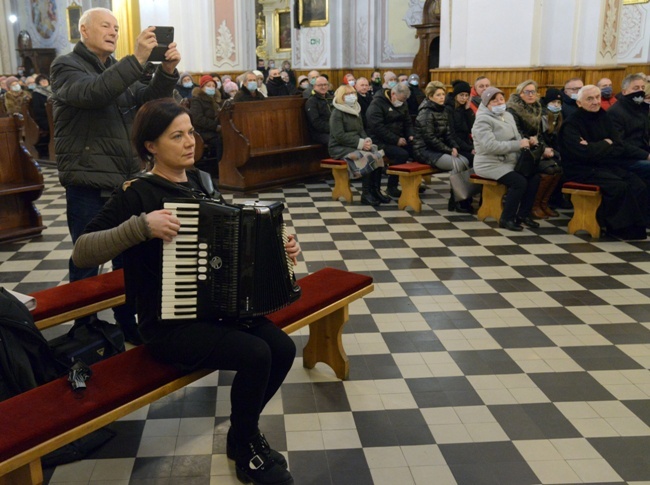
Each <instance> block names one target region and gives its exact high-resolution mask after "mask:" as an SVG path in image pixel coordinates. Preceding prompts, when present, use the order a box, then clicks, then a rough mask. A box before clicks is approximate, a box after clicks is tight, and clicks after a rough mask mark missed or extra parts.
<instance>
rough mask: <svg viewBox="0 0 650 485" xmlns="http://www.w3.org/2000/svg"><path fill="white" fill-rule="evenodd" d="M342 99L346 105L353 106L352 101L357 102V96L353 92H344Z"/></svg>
mask: <svg viewBox="0 0 650 485" xmlns="http://www.w3.org/2000/svg"><path fill="white" fill-rule="evenodd" d="M343 100H344V101H345V104H347V105H348V106H354V103H356V102H357V97H356V95H354V94H346V95H345V96H343Z"/></svg>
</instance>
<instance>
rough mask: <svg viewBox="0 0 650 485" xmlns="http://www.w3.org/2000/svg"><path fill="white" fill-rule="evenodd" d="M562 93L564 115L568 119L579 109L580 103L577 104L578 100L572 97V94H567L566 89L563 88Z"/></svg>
mask: <svg viewBox="0 0 650 485" xmlns="http://www.w3.org/2000/svg"><path fill="white" fill-rule="evenodd" d="M560 94H561V95H562V117H563V118H564V119H565V120H566V119H569V116H571V115H572V114H573V113H575V112H576V111H578V105H577V104H576V100H575V99H573V98H571V96H567V94H566V93H565V92H564V90H561V91H560Z"/></svg>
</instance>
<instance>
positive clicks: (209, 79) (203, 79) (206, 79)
mask: <svg viewBox="0 0 650 485" xmlns="http://www.w3.org/2000/svg"><path fill="white" fill-rule="evenodd" d="M209 82H214V79H212V76H210V75H209V74H204V75H203V76H201V79H200V80H199V86H200V87H201V88H203V86H205V85H206V84H207V83H209ZM215 84H216V83H215Z"/></svg>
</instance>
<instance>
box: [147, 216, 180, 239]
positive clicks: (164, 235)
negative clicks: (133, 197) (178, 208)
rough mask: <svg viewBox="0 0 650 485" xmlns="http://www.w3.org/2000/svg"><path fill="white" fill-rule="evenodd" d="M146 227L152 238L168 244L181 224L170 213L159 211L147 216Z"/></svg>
mask: <svg viewBox="0 0 650 485" xmlns="http://www.w3.org/2000/svg"><path fill="white" fill-rule="evenodd" d="M147 225H148V226H149V230H150V231H151V236H152V237H157V238H159V239H162V240H163V241H165V242H170V241H172V239H174V238H175V237H176V235H177V234H178V230H179V229H180V227H181V223H180V221H179V220H178V218H177V217H176V216H175V215H174V214H172V211H170V210H167V209H161V210H157V211H153V212H149V213H148V214H147Z"/></svg>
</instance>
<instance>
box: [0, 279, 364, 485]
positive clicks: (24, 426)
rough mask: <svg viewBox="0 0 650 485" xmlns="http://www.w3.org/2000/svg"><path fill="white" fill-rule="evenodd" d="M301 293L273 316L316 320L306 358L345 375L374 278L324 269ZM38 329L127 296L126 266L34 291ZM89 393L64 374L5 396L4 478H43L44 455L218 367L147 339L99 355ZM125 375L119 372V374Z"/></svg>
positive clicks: (1, 484)
mask: <svg viewBox="0 0 650 485" xmlns="http://www.w3.org/2000/svg"><path fill="white" fill-rule="evenodd" d="M298 284H299V285H300V286H301V288H302V297H301V298H300V299H299V300H298V301H297V302H295V303H293V304H292V305H290V306H288V307H286V308H284V309H282V310H280V311H278V312H275V313H273V314H271V315H269V318H270V319H271V320H272V321H273V322H274V323H275V324H276V325H277V326H279V327H280V328H282V329H283V330H284V331H285V332H287V333H292V332H295V331H297V330H299V329H301V328H303V327H306V326H309V341H308V342H307V345H306V346H305V348H304V349H303V365H304V366H305V367H307V368H310V369H311V368H313V367H314V366H315V365H316V363H318V362H324V363H327V364H328V365H329V366H330V367H332V369H333V370H334V372H335V373H336V375H337V377H339V378H340V379H346V378H347V377H348V372H349V363H348V358H347V355H346V354H345V350H344V349H343V344H342V333H343V326H344V325H345V323H346V322H347V320H348V306H349V304H350V303H351V302H353V301H355V300H356V299H358V298H361V297H363V296H364V295H367V294H368V293H370V292H372V291H373V284H372V278H370V277H368V276H364V275H361V274H357V273H350V272H347V271H341V270H338V269H334V268H324V269H322V270H320V271H317V272H315V273H313V274H311V275H309V276H305V277H304V278H301V279H299V280H298ZM32 296H34V297H35V298H36V301H37V307H36V310H35V311H34V317H35V320H36V322H37V325H38V327H39V328H41V329H43V328H47V327H51V326H53V325H56V324H58V323H62V322H64V321H68V320H69V319H72V318H78V317H81V316H84V315H88V314H91V313H94V312H96V311H99V310H102V309H106V308H111V307H114V306H116V305H120V304H121V303H123V302H124V281H123V274H122V271H121V270H119V271H114V272H111V273H106V274H102V275H99V276H96V277H93V278H88V279H85V280H83V281H78V282H75V283H68V284H65V285H61V286H58V287H55V288H50V289H47V290H43V291H39V292H35V293H33V294H32ZM92 369H93V375H92V377H91V378H90V380H89V381H88V383H87V386H88V387H87V389H86V390H85V391H83V392H82V393H75V392H74V391H72V389H71V387H70V384H69V383H68V381H67V378H66V377H61V378H59V379H57V380H55V381H52V382H49V383H47V384H44V385H42V386H39V387H37V388H35V389H31V390H29V391H27V392H25V393H23V394H19V395H18V396H14V397H12V398H10V399H8V400H6V401H3V402H0V429H1V430H2V435H1V436H2V438H1V439H0V485H5V484H21V485H22V484H40V483H42V481H43V472H42V468H41V461H40V458H41V457H42V456H43V455H45V454H47V453H49V452H51V451H53V450H55V449H57V448H60V447H61V446H63V445H65V444H67V443H70V442H72V441H74V440H76V439H78V438H80V437H82V436H85V435H87V434H88V433H91V432H92V431H94V430H96V429H99V428H101V427H103V426H106V425H107V424H109V423H111V422H113V421H115V420H116V419H119V418H121V417H123V416H126V415H127V414H130V413H132V412H133V411H135V410H137V409H139V408H140V407H142V406H144V405H146V404H150V403H152V402H154V401H156V400H158V399H160V398H161V397H163V396H166V395H168V394H170V393H172V392H174V391H176V390H178V389H181V388H183V387H184V386H186V385H188V384H190V383H192V382H194V381H197V380H198V379H200V378H202V377H204V376H205V375H207V374H209V373H211V372H212V370H207V369H201V370H198V371H195V372H191V373H186V372H182V371H180V370H178V369H177V368H176V367H174V366H171V365H167V364H163V363H161V362H159V361H157V360H155V359H154V358H153V357H152V356H151V355H150V353H149V351H148V350H147V348H146V346H144V345H141V346H139V347H134V348H132V349H130V350H127V351H126V352H124V353H121V354H118V355H115V356H113V357H111V358H109V359H106V360H104V361H101V362H98V363H97V364H95V365H93V366H92ZM116 376H119V378H116Z"/></svg>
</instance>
